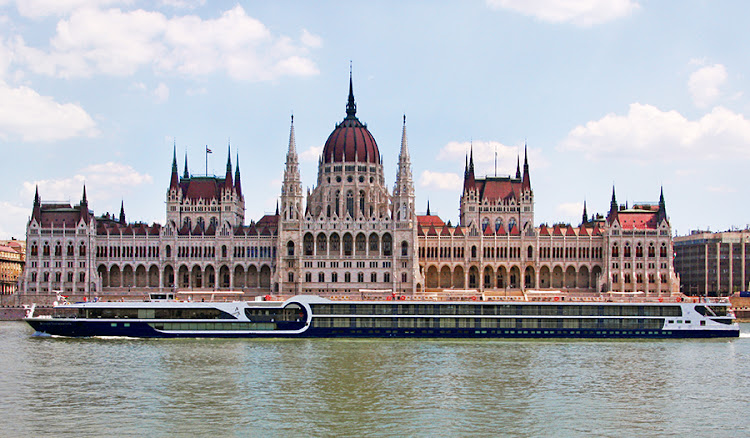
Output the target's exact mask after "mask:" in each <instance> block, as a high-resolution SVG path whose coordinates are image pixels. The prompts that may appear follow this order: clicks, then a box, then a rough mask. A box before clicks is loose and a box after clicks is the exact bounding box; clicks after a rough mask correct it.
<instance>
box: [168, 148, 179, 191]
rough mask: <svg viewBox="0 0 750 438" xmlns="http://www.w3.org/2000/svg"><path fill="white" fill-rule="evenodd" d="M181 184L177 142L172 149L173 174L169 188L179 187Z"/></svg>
mask: <svg viewBox="0 0 750 438" xmlns="http://www.w3.org/2000/svg"><path fill="white" fill-rule="evenodd" d="M179 184H180V176H179V175H178V174H177V144H175V145H174V149H173V150H172V176H171V177H170V179H169V188H170V189H171V188H177V186H178V185H179Z"/></svg>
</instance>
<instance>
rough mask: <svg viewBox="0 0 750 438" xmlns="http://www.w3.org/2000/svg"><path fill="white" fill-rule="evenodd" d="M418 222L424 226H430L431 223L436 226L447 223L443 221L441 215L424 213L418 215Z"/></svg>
mask: <svg viewBox="0 0 750 438" xmlns="http://www.w3.org/2000/svg"><path fill="white" fill-rule="evenodd" d="M417 223H418V224H419V225H421V226H423V227H428V226H430V225H433V226H436V227H442V226H443V225H445V222H443V220H442V219H440V216H435V215H424V216H419V215H417Z"/></svg>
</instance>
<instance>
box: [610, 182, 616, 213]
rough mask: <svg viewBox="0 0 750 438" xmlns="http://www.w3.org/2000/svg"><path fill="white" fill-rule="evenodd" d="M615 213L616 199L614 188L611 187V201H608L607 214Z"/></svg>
mask: <svg viewBox="0 0 750 438" xmlns="http://www.w3.org/2000/svg"><path fill="white" fill-rule="evenodd" d="M616 211H617V198H616V197H615V186H612V200H611V201H609V212H610V213H613V212H616Z"/></svg>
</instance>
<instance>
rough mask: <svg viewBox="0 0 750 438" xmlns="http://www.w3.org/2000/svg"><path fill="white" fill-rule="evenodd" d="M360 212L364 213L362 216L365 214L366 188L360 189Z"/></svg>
mask: <svg viewBox="0 0 750 438" xmlns="http://www.w3.org/2000/svg"><path fill="white" fill-rule="evenodd" d="M359 212H360V213H361V214H362V216H364V215H365V191H364V190H360V191H359Z"/></svg>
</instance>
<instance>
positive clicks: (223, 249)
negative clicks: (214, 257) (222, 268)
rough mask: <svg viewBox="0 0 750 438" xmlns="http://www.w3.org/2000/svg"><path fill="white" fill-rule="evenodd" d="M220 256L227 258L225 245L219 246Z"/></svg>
mask: <svg viewBox="0 0 750 438" xmlns="http://www.w3.org/2000/svg"><path fill="white" fill-rule="evenodd" d="M221 256H222V257H223V258H227V246H226V245H222V246H221Z"/></svg>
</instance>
